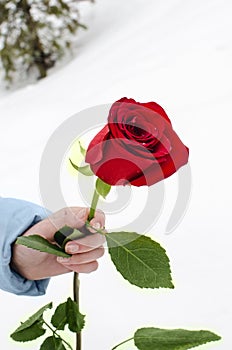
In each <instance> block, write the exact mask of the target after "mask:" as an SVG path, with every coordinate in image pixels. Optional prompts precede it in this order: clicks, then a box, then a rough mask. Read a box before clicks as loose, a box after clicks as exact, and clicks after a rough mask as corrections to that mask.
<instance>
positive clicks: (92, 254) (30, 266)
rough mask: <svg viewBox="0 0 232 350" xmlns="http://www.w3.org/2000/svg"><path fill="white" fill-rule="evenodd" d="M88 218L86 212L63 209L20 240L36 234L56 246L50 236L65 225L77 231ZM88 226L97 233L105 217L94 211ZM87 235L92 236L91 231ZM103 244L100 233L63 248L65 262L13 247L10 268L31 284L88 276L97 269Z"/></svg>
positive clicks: (103, 240) (43, 254) (83, 209)
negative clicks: (68, 275)
mask: <svg viewBox="0 0 232 350" xmlns="http://www.w3.org/2000/svg"><path fill="white" fill-rule="evenodd" d="M88 215H89V209H88V208H80V207H71V208H64V209H61V210H59V211H58V212H56V213H54V214H52V215H51V216H50V217H48V218H47V219H44V220H42V221H41V222H39V223H38V224H36V225H34V226H32V227H31V228H30V229H29V230H27V231H26V232H25V233H24V234H23V236H29V235H32V234H38V235H40V236H42V237H44V238H46V239H47V240H49V241H50V242H51V243H55V241H54V238H53V236H54V234H55V232H56V231H58V230H59V229H61V228H62V227H63V226H65V225H67V226H70V227H72V228H78V229H80V228H81V227H83V226H84V224H85V222H86V220H87V218H88ZM90 224H91V226H93V227H95V228H96V229H99V228H103V227H104V225H105V216H104V213H103V212H101V211H98V210H97V211H96V212H95V217H94V218H93V219H92V220H91V221H90ZM89 231H90V232H92V233H93V230H92V229H89ZM104 242H105V237H104V236H103V235H101V234H99V233H93V234H91V235H88V236H86V237H84V238H80V239H78V240H74V241H70V242H68V243H67V244H66V246H65V251H66V252H67V253H69V254H72V256H71V257H70V258H68V259H66V258H60V257H56V256H54V255H51V254H47V253H42V252H39V251H36V250H33V249H30V248H27V247H25V246H22V245H19V244H14V245H13V252H12V260H11V268H12V269H13V270H15V271H16V272H18V273H19V274H20V275H21V276H23V277H25V278H27V279H30V280H40V279H43V278H47V277H52V276H57V275H60V274H64V273H67V272H70V271H75V272H78V273H89V272H92V271H95V270H96V269H97V267H98V262H97V259H99V258H100V257H101V256H102V255H103V254H104V247H103V244H104Z"/></svg>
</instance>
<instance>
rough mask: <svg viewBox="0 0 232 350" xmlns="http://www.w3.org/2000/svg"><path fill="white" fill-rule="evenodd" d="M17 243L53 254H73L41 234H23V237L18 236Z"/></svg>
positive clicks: (66, 256) (63, 255)
mask: <svg viewBox="0 0 232 350" xmlns="http://www.w3.org/2000/svg"><path fill="white" fill-rule="evenodd" d="M16 244H21V245H24V246H26V247H28V248H32V249H35V250H39V251H40V252H44V253H48V254H53V255H56V256H61V257H64V258H68V257H70V256H71V255H69V254H67V253H65V252H64V251H63V250H62V249H61V248H60V247H58V246H57V245H55V244H52V243H50V242H49V241H47V240H46V239H45V238H43V237H41V236H39V235H31V236H21V237H19V238H17V240H16Z"/></svg>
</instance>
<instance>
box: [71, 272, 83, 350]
mask: <svg viewBox="0 0 232 350" xmlns="http://www.w3.org/2000/svg"><path fill="white" fill-rule="evenodd" d="M79 292H80V280H79V278H78V273H77V272H74V277H73V297H74V298H73V299H74V301H75V302H76V303H77V306H78V309H79ZM76 350H81V332H76Z"/></svg>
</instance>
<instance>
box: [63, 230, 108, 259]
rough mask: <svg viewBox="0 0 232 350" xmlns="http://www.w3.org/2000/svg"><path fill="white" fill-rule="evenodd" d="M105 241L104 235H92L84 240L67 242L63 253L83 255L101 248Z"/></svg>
mask: <svg viewBox="0 0 232 350" xmlns="http://www.w3.org/2000/svg"><path fill="white" fill-rule="evenodd" d="M105 241H106V239H105V236H104V235H101V234H99V233H94V234H91V235H88V236H86V237H84V238H79V239H78V240H74V241H71V242H68V243H67V244H66V246H65V251H66V253H68V254H76V253H85V252H88V251H91V250H93V249H96V248H99V247H101V246H102V245H103V244H104V243H105Z"/></svg>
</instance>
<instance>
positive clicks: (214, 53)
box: [0, 0, 232, 350]
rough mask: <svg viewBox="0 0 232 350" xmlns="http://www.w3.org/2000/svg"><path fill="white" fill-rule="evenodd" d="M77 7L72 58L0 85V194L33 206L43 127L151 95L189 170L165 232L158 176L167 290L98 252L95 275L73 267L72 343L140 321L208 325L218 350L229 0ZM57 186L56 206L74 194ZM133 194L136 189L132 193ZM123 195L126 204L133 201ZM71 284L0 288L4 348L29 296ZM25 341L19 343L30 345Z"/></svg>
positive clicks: (226, 340) (227, 295)
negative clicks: (183, 204)
mask: <svg viewBox="0 0 232 350" xmlns="http://www.w3.org/2000/svg"><path fill="white" fill-rule="evenodd" d="M81 8H82V22H83V23H86V24H87V25H88V27H89V29H88V31H83V32H80V35H79V36H78V38H77V43H76V48H75V57H74V58H73V59H72V60H69V61H68V62H67V64H59V65H58V67H57V68H55V69H53V70H52V71H51V72H50V74H49V76H48V78H46V79H44V80H41V81H39V82H37V83H36V84H30V85H28V86H24V87H21V88H19V89H14V90H12V91H6V90H4V88H3V86H2V85H3V84H2V83H1V89H0V120H1V129H0V130H1V131H0V132H1V134H0V135H1V137H0V149H1V152H0V164H1V165H0V166H1V183H0V194H1V195H2V196H5V197H16V198H23V199H27V200H29V201H34V202H37V203H40V204H43V203H41V193H40V188H39V167H40V160H41V157H42V154H43V151H44V149H45V147H46V144H47V141H48V140H49V139H50V138H51V135H52V134H53V132H54V131H55V130H56V129H57V128H59V126H60V125H61V124H62V123H65V121H67V120H68V118H69V117H71V116H72V115H74V114H76V113H78V112H80V111H82V110H84V109H86V108H90V107H92V106H98V105H101V104H106V103H112V102H113V101H115V100H117V99H118V98H120V97H123V96H127V97H132V98H134V99H136V100H138V101H143V102H146V101H152V100H153V101H156V102H158V103H159V104H161V105H162V106H163V107H164V108H165V109H166V111H167V113H168V115H169V116H170V118H171V120H172V122H173V125H174V128H175V130H176V131H177V132H178V134H179V135H180V136H181V138H182V140H183V141H184V142H185V144H186V145H188V146H189V148H190V165H191V169H192V195H191V201H190V204H189V206H188V209H187V212H186V214H185V217H184V219H183V221H182V222H181V223H180V225H179V226H178V227H177V228H176V230H175V231H174V232H173V233H172V234H171V235H165V234H164V232H165V227H166V224H167V222H168V218H169V216H170V212H171V210H172V206H173V203H174V199H175V194H176V190H177V188H176V187H177V184H176V182H177V177H176V176H173V177H171V178H170V179H168V180H167V181H165V184H164V186H165V192H166V194H165V203H164V206H163V208H162V213H161V215H160V217H159V219H158V221H157V223H156V225H155V226H154V227H153V229H152V230H151V232H150V233H151V234H152V236H153V238H154V239H157V240H158V241H159V242H161V243H162V245H163V246H164V247H165V248H166V249H167V252H168V254H169V256H170V258H171V265H172V270H173V276H174V283H175V285H176V289H175V290H171V291H167V290H161V291H153V290H151V291H147V290H140V289H137V288H136V287H132V286H130V285H129V284H128V283H127V282H126V281H124V280H123V279H122V278H121V277H120V275H118V274H117V272H116V271H115V269H114V267H113V266H112V264H111V262H110V261H109V258H108V257H107V256H106V255H107V254H105V257H104V258H102V260H101V261H100V267H99V270H98V271H97V272H96V273H94V274H91V275H88V276H87V275H85V276H84V275H83V276H81V281H82V282H81V288H82V292H81V300H82V301H81V304H82V310H83V312H84V313H86V314H87V326H86V329H85V330H84V332H83V349H89V350H90V349H93V348H94V349H96V350H108V349H111V348H112V347H113V345H116V344H117V343H120V341H122V340H124V339H126V338H129V337H131V336H132V334H133V331H135V330H136V329H137V328H139V327H143V326H148V325H149V326H157V327H170V328H181V327H182V328H189V329H209V330H212V331H214V332H216V333H217V334H220V335H221V336H222V337H223V340H222V341H221V342H217V343H215V344H213V343H212V344H210V345H208V346H205V349H207V348H210V349H217V350H227V349H229V348H231V345H232V335H231V329H230V327H231V326H230V325H231V321H232V312H231V311H232V310H231V302H230V300H231V292H232V283H231V281H230V275H231V271H230V267H231V257H230V256H231V213H230V208H231V175H232V171H231V170H232V169H231V162H230V159H231V154H230V149H231V143H230V137H231V132H230V130H231V129H230V125H231V124H230V116H231V112H232V98H231V97H232V96H231V95H232V91H231V81H232V69H231V62H232V46H231V30H232V28H231V26H232V24H231V10H232V3H231V2H230V1H229V0H220V1H219V0H204V1H200V0H194V1H192V0H189V1H183V0H166V1H161V0H156V1H152V0H147V1H142V0H133V1H123V0H112V1H107V0H98V1H97V2H96V3H95V4H94V5H90V4H84V3H83V4H81ZM93 121H94V122H95V120H94V118H93ZM84 122H85V121H84V120H83V123H84ZM77 134H78V130H77ZM63 137H64V138H65V137H66V135H65V134H64V135H63ZM62 173H64V171H63V170H62ZM62 181H63V180H62ZM51 182H52V180H51ZM65 183H66V182H65V180H64V187H65V186H68V185H67V184H66V185H65ZM72 186H73V185H70V188H72ZM63 190H64V193H65V194H66V197H67V198H66V201H67V204H69V205H71V204H72V205H75V204H76V205H79V204H81V203H82V201H81V199H80V198H77V201H76V203H75V202H74V201H75V197H74V196H73V194H70V196H68V190H67V188H64V189H63ZM136 196H138V193H136V195H135V198H137V197H136ZM140 198H142V199H143V200H144V199H146V196H145V195H144V193H142V191H141V197H140ZM154 200H155V199H154ZM130 205H132V208H133V205H134V208H135V210H136V213H137V212H138V203H133V202H132V203H131V202H130ZM57 209H58V208H57ZM120 215H121V216H122V215H124V213H123V212H122V213H116V214H115V216H114V217H112V216H110V217H109V219H108V225H109V223H110V227H112V226H114V225H117V224H118V222H120ZM132 215H133V213H132V212H131V217H129V220H132ZM141 220H142V218H141ZM122 221H123V222H124V221H125V217H124V218H123V220H122ZM131 229H133V230H136V227H132V228H131ZM71 283H72V281H71V275H69V276H61V277H56V278H54V279H53V280H52V281H51V284H50V286H49V288H48V292H47V294H46V296H43V297H39V298H27V297H17V296H14V295H10V294H8V293H4V292H0V295H1V305H2V318H3V317H4V322H2V323H1V330H0V333H1V344H3V348H4V349H7V350H14V349H21V348H22V349H23V348H24V345H22V344H18V343H15V342H13V341H11V340H9V334H10V333H11V332H12V330H13V329H15V328H16V326H17V325H18V324H19V321H20V320H23V319H25V318H26V317H27V316H28V315H30V313H33V312H34V311H35V310H36V309H37V308H39V307H40V306H42V305H44V304H46V303H47V302H49V301H50V300H53V301H54V303H55V304H57V303H58V302H60V301H63V300H64V299H65V297H66V296H67V295H68V293H71ZM7 313H8V314H7ZM3 315H4V316H3ZM32 344H33V345H29V348H30V349H37V348H38V346H36V342H35V343H32ZM124 348H125V349H126V348H127V347H124ZM130 348H131V349H132V348H133V347H132V345H131V347H130ZM202 348H203V347H202ZM122 349H123V347H122Z"/></svg>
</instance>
